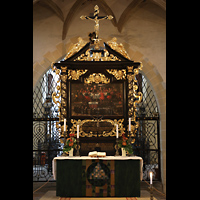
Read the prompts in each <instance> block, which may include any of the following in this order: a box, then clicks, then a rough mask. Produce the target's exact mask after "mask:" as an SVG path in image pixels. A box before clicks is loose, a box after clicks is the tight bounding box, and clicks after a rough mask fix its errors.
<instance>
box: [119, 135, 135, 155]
mask: <svg viewBox="0 0 200 200" xmlns="http://www.w3.org/2000/svg"><path fill="white" fill-rule="evenodd" d="M127 140H128V138H127V137H126V136H125V134H124V133H123V134H122V139H121V140H119V145H118V146H119V148H121V149H122V156H126V152H128V153H129V154H133V148H132V146H131V144H129V143H128V141H127Z"/></svg>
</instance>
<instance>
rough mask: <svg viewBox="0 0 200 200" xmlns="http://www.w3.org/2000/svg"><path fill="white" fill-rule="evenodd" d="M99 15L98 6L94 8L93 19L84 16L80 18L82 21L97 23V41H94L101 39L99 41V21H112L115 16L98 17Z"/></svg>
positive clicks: (95, 27) (95, 28) (95, 29)
mask: <svg viewBox="0 0 200 200" xmlns="http://www.w3.org/2000/svg"><path fill="white" fill-rule="evenodd" d="M98 14H99V6H97V5H96V6H94V16H93V17H89V16H86V15H82V16H81V17H80V18H81V19H82V20H84V19H90V20H92V21H94V22H95V25H94V31H95V34H96V39H94V40H98V41H99V39H98V37H99V21H100V20H104V19H109V20H111V19H112V18H113V16H112V15H107V16H98Z"/></svg>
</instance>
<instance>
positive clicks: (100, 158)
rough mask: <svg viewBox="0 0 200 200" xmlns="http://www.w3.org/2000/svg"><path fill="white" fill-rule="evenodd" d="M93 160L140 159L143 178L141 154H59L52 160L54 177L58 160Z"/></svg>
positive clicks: (54, 176)
mask: <svg viewBox="0 0 200 200" xmlns="http://www.w3.org/2000/svg"><path fill="white" fill-rule="evenodd" d="M65 159H68V160H92V159H99V160H140V180H142V178H143V170H142V169H143V159H142V158H141V157H139V156H106V157H98V158H95V157H90V156H72V157H70V156H59V157H55V158H54V159H53V160H52V170H53V178H54V180H56V160H65Z"/></svg>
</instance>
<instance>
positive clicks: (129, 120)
mask: <svg viewBox="0 0 200 200" xmlns="http://www.w3.org/2000/svg"><path fill="white" fill-rule="evenodd" d="M128 122H129V131H131V117H129V119H128Z"/></svg>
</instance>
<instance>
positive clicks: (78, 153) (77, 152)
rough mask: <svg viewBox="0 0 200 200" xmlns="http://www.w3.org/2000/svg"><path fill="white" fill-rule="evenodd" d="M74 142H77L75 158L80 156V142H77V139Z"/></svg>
mask: <svg viewBox="0 0 200 200" xmlns="http://www.w3.org/2000/svg"><path fill="white" fill-rule="evenodd" d="M76 142H77V145H76V150H77V151H76V155H75V156H80V152H79V149H80V145H79V143H80V141H79V138H77V139H76Z"/></svg>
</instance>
